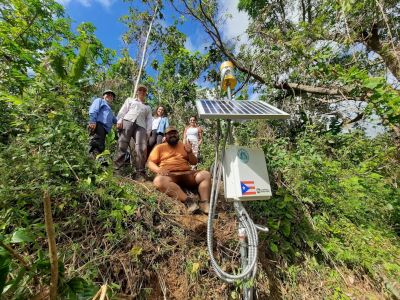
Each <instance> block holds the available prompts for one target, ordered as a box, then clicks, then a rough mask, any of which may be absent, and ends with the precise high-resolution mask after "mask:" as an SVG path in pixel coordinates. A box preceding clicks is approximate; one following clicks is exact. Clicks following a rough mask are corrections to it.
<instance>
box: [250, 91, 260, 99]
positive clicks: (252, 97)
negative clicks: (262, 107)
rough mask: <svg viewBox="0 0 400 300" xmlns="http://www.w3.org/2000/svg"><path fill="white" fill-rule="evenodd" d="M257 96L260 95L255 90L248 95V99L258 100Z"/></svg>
mask: <svg viewBox="0 0 400 300" xmlns="http://www.w3.org/2000/svg"><path fill="white" fill-rule="evenodd" d="M259 96H260V94H259V93H257V92H255V93H252V94H251V96H250V98H249V100H258V97H259Z"/></svg>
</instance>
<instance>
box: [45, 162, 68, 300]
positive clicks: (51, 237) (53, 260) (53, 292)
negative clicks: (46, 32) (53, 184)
mask: <svg viewBox="0 0 400 300" xmlns="http://www.w3.org/2000/svg"><path fill="white" fill-rule="evenodd" d="M64 158H65V157H64ZM43 202H44V217H45V223H46V232H47V240H48V241H49V255H50V269H51V279H50V300H56V299H57V284H58V258H57V247H56V237H55V233H54V225H53V216H52V214H51V203H50V195H49V190H46V191H45V193H44V197H43Z"/></svg>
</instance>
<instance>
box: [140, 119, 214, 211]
mask: <svg viewBox="0 0 400 300" xmlns="http://www.w3.org/2000/svg"><path fill="white" fill-rule="evenodd" d="M165 141H166V143H163V144H160V145H157V146H156V147H155V148H154V149H153V151H152V152H151V154H150V156H149V158H148V160H147V166H148V167H149V169H150V170H151V171H153V172H154V173H156V174H157V175H156V177H155V178H154V181H153V182H154V186H155V187H156V188H157V189H158V190H160V191H161V192H163V193H166V194H167V195H168V196H171V197H175V196H176V197H178V199H179V200H180V201H181V202H182V203H184V204H185V206H186V207H187V209H188V212H189V213H194V212H195V211H197V210H200V211H202V212H203V213H205V214H208V212H209V209H210V201H209V200H210V194H211V175H210V173H209V172H207V171H201V170H190V166H189V164H191V165H196V164H197V158H196V156H195V155H194V153H193V151H192V145H191V143H190V141H189V142H188V143H187V144H183V143H181V142H179V134H178V131H177V129H176V127H175V126H168V127H167V128H166V129H165ZM180 185H182V186H186V187H198V190H199V194H200V202H199V203H198V204H197V203H196V201H195V200H194V199H193V198H190V197H188V196H187V195H186V194H185V192H184V191H183V190H182V189H181V187H180Z"/></svg>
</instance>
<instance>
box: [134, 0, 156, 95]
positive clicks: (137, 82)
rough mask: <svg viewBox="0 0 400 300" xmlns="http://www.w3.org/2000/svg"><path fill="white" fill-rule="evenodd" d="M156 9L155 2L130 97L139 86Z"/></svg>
mask: <svg viewBox="0 0 400 300" xmlns="http://www.w3.org/2000/svg"><path fill="white" fill-rule="evenodd" d="M157 9H158V2H157V6H156V9H155V10H154V15H153V18H152V19H151V23H150V26H149V31H148V32H147V36H146V41H145V42H144V49H143V53H142V60H141V62H140V68H139V73H138V76H137V77H136V82H135V88H134V89H133V95H132V97H135V95H136V90H137V87H138V85H139V80H140V76H141V75H142V69H143V62H144V58H145V56H146V51H147V46H148V40H149V36H150V32H151V27H152V26H153V22H154V20H155V18H156V14H157Z"/></svg>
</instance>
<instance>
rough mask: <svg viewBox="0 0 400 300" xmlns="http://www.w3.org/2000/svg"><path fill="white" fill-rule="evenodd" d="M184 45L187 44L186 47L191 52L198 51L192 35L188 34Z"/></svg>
mask: <svg viewBox="0 0 400 300" xmlns="http://www.w3.org/2000/svg"><path fill="white" fill-rule="evenodd" d="M184 46H185V49H187V50H189V51H190V52H196V50H197V47H195V45H193V43H192V39H191V38H190V36H188V37H187V38H186V41H185V44H184Z"/></svg>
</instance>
